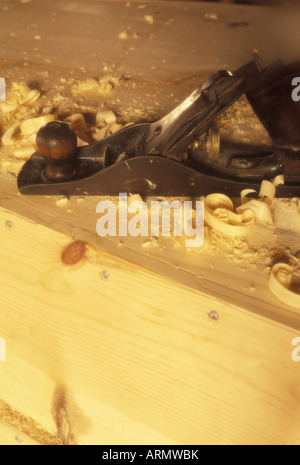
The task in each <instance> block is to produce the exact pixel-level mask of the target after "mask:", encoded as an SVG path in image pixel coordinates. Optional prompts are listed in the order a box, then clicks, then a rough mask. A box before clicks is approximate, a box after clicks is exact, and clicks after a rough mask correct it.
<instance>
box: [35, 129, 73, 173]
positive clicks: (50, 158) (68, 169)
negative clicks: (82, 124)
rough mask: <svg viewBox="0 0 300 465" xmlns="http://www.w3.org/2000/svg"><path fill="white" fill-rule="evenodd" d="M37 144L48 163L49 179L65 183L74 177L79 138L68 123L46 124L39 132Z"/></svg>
mask: <svg viewBox="0 0 300 465" xmlns="http://www.w3.org/2000/svg"><path fill="white" fill-rule="evenodd" d="M36 143H37V146H38V150H39V152H40V154H41V155H42V156H43V157H44V158H45V160H46V162H47V168H46V176H47V178H48V179H50V180H53V181H64V180H67V179H70V178H71V177H72V176H73V175H74V173H75V171H76V151H77V136H76V134H75V132H74V131H73V129H71V128H70V126H69V125H68V124H67V123H61V122H60V121H53V122H51V123H48V124H46V125H45V126H43V127H42V128H41V129H40V130H39V131H38V133H37V138H36Z"/></svg>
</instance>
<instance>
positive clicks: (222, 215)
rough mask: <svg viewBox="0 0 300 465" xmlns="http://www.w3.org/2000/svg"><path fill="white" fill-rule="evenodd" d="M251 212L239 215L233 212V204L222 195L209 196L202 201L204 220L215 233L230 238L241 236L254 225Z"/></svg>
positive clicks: (245, 211)
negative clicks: (217, 232)
mask: <svg viewBox="0 0 300 465" xmlns="http://www.w3.org/2000/svg"><path fill="white" fill-rule="evenodd" d="M254 216H255V214H254V213H253V211H252V210H249V209H245V210H244V211H243V212H241V213H240V214H237V213H234V212H233V203H232V201H231V199H230V198H229V197H227V196H226V195H223V194H211V195H208V196H207V197H206V198H205V201H204V220H205V222H206V223H207V224H208V225H209V226H211V227H212V228H213V229H216V230H217V231H219V232H221V233H223V234H227V235H230V236H243V235H245V234H247V233H248V232H249V228H251V227H252V226H253V224H254Z"/></svg>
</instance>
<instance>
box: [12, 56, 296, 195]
mask: <svg viewBox="0 0 300 465" xmlns="http://www.w3.org/2000/svg"><path fill="white" fill-rule="evenodd" d="M295 73H296V74H295ZM299 73H300V64H299V63H295V64H292V65H289V66H284V65H283V64H282V63H281V62H279V63H275V64H274V65H272V66H270V67H269V68H266V69H262V68H261V67H260V65H259V63H258V62H257V61H255V60H254V61H251V62H250V63H248V64H246V65H244V66H242V67H241V68H239V69H238V70H236V71H235V72H233V73H231V72H229V71H218V72H217V73H215V74H213V75H212V76H211V77H209V78H208V79H207V80H206V81H205V83H204V84H203V85H202V87H199V88H198V89H196V90H194V92H192V93H191V95H189V96H188V97H187V98H186V99H185V100H184V101H183V102H182V103H181V104H180V105H179V106H177V107H176V108H175V109H174V110H173V111H171V112H170V113H169V114H167V115H166V116H165V117H163V118H162V119H160V120H159V121H156V122H154V123H138V124H134V125H132V126H128V127H126V128H124V129H122V130H121V131H119V132H117V133H115V134H112V135H111V136H109V137H107V138H105V139H103V140H102V141H100V142H96V143H94V144H92V145H89V146H85V147H80V148H77V142H76V135H75V133H74V132H73V131H72V130H71V129H70V127H69V126H68V125H67V124H66V123H61V122H51V123H49V124H47V125H46V126H44V127H43V128H41V129H40V130H39V132H38V134H37V146H38V150H39V151H38V152H36V153H34V154H33V155H32V157H31V158H30V160H28V161H27V162H26V163H25V164H24V166H23V168H22V169H21V171H20V173H19V176H18V188H19V191H20V193H21V194H30V195H66V196H71V195H80V196H84V195H102V196H106V195H110V196H117V195H119V193H120V192H122V193H133V194H134V193H139V194H140V195H141V196H142V197H147V196H179V197H199V196H202V195H208V194H211V193H214V192H219V193H223V194H226V195H229V196H232V197H238V196H239V194H240V192H241V191H242V190H243V189H245V188H253V189H254V190H259V187H260V184H261V182H262V180H264V179H266V180H271V181H272V180H273V179H274V178H275V177H276V176H278V175H284V178H285V184H284V185H281V186H279V187H278V189H277V195H278V196H279V197H297V196H298V197H300V183H299V179H300V125H299V121H300V120H299V118H300V114H299V112H300V108H299V106H300V103H298V104H297V103H296V102H293V100H292V98H291V91H292V88H291V81H292V77H295V76H296V75H297V74H298V75H299ZM243 94H246V96H247V98H248V100H249V102H250V104H251V105H252V107H253V110H254V112H255V113H256V115H257V116H258V118H259V119H260V120H261V122H262V123H263V125H264V127H265V128H266V130H267V131H268V133H269V134H270V136H271V138H272V140H273V147H271V148H270V149H268V150H265V149H264V150H258V149H254V148H252V147H251V146H250V147H246V148H245V147H237V146H236V147H234V146H231V147H226V146H225V147H224V146H223V144H222V143H221V142H220V138H219V136H218V133H217V131H216V130H215V128H214V125H213V123H214V120H215V118H216V117H217V116H218V115H219V114H221V113H222V112H223V111H224V110H226V109H227V108H228V107H229V106H230V105H232V104H233V103H234V102H235V101H236V100H238V99H239V98H240V97H241V96H242V95H243Z"/></svg>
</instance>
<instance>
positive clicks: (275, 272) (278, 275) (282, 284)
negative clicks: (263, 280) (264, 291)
mask: <svg viewBox="0 0 300 465" xmlns="http://www.w3.org/2000/svg"><path fill="white" fill-rule="evenodd" d="M294 273H295V268H293V267H291V266H289V265H287V264H286V263H277V264H276V265H274V266H273V268H272V271H271V274H270V277H269V289H270V291H271V292H272V294H274V295H275V296H276V297H277V298H278V299H279V300H280V301H281V302H284V303H285V304H287V305H289V306H291V307H295V308H297V309H298V310H299V311H300V295H299V294H297V293H296V292H293V291H292V290H291V285H292V280H293V276H294Z"/></svg>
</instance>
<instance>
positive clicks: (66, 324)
mask: <svg viewBox="0 0 300 465" xmlns="http://www.w3.org/2000/svg"><path fill="white" fill-rule="evenodd" d="M1 9H2V11H1V13H0V31H1V32H0V41H1V50H0V65H1V68H0V69H1V73H0V74H1V77H5V78H6V79H7V83H8V84H9V83H10V82H11V81H12V80H26V81H27V82H30V83H32V84H33V83H36V84H37V85H40V86H41V88H42V90H43V91H44V92H45V93H51V89H52V87H55V86H57V85H59V82H60V80H61V79H68V78H69V77H74V78H75V79H85V78H86V77H94V76H97V77H99V76H101V74H103V73H105V72H106V71H107V70H109V71H110V72H111V71H112V70H113V71H114V73H116V74H119V75H122V76H124V79H123V81H122V83H121V85H120V86H119V87H117V88H116V89H114V91H113V92H112V93H111V94H110V95H108V96H105V97H101V98H99V102H94V104H95V107H96V106H97V105H99V107H101V108H110V109H113V110H114V111H115V113H116V114H117V115H120V118H123V120H124V121H125V120H126V119H128V118H130V119H131V120H133V121H142V120H148V121H149V120H153V119H154V118H156V117H159V116H162V115H163V114H164V113H165V112H166V111H168V110H170V109H171V108H172V107H173V106H174V104H176V103H177V102H179V101H180V100H181V99H182V98H184V97H185V96H186V95H187V94H188V93H189V92H190V91H191V89H193V88H195V87H196V86H197V85H200V84H201V83H202V82H203V79H204V78H205V77H206V76H207V75H208V74H210V73H211V72H213V71H215V70H216V69H219V68H223V67H225V68H230V69H234V68H236V67H238V66H240V65H242V64H243V63H244V62H246V61H248V60H250V59H251V58H253V57H259V58H260V59H261V60H262V63H264V64H268V63H269V62H270V61H272V60H274V59H278V58H281V57H282V56H284V57H285V58H289V57H291V56H292V55H293V58H295V45H294V47H293V49H292V51H291V47H290V46H291V44H292V43H293V44H294V43H295V38H296V37H297V35H296V31H298V29H296V28H294V27H293V25H294V24H295V27H296V26H297V24H298V23H297V21H296V15H295V14H294V15H293V16H289V15H290V13H289V12H288V11H285V10H284V12H282V11H281V12H280V15H279V16H280V21H281V22H280V23H278V21H279V19H278V14H277V13H274V12H273V10H269V9H264V8H259V7H242V6H237V5H222V4H216V5H212V4H207V3H202V2H177V1H174V2H173V1H172V2H170V1H166V2H130V4H129V3H128V2H127V3H125V2H119V1H110V2H103V1H101V2H96V1H91V2H76V3H75V2H69V1H64V2H53V1H46V0H45V1H31V2H29V3H21V2H17V1H16V2H7V3H5V2H1V7H0V10H1ZM145 15H147V16H151V17H153V24H150V23H151V21H146V20H145ZM266 18H268V19H269V20H268V21H266ZM270 18H271V19H270ZM287 20H289V21H290V22H289V23H288V24H289V28H288V29H286V21H287ZM20 24H22V28H20ZM24 25H25V27H24ZM279 25H280V27H281V29H282V30H283V29H284V30H285V33H284V40H282V37H280V34H278V30H279V29H278V28H279ZM122 31H127V33H128V38H127V39H126V40H120V38H119V33H120V32H122ZM37 37H39V39H37ZM297 53H298V51H296V54H297ZM281 54H282V56H281ZM45 70H46V71H47V75H46V76H45ZM80 103H81V104H82V105H84V104H86V105H88V104H89V105H91V104H92V103H93V102H90V101H88V100H86V101H82V102H80ZM238 110H239V111H242V113H243V111H245V115H247V116H249V108H248V107H247V106H246V104H245V107H244V104H240V106H239V107H238ZM230 115H231V114H230ZM250 118H252V119H251V121H252V123H253V125H255V124H257V121H256V120H255V117H254V115H252V116H250ZM247 121H248V120H247ZM248 126H249V124H248ZM260 131H261V128H260ZM249 134H250V136H249ZM251 134H252V135H253V131H251V128H250V131H249V133H248V134H247V132H245V133H244V137H251ZM260 134H261V132H260ZM56 200H57V199H56V198H41V197H26V198H25V197H21V196H20V195H19V194H18V192H17V188H16V179H15V177H14V176H2V177H1V178H0V205H1V209H0V239H1V244H4V246H3V247H1V249H0V264H1V267H0V295H1V301H0V337H2V338H4V339H5V340H6V345H7V354H6V362H0V399H2V400H0V444H2V443H3V444H33V443H38V444H105V445H108V444H149V445H150V444H169V445H173V444H174V445H176V444H291V443H292V444H299V429H300V421H299V415H298V405H299V396H300V392H299V365H298V364H297V363H295V362H293V361H292V358H291V352H292V345H291V342H292V339H293V338H295V337H296V336H299V327H300V314H299V312H298V310H297V309H293V308H291V307H289V306H288V305H285V304H284V303H281V302H279V301H278V300H277V299H276V298H275V297H274V296H273V295H272V294H271V293H270V291H269V290H268V288H267V280H268V275H267V273H266V271H265V267H264V266H263V264H262V263H257V264H256V266H254V265H253V264H252V265H253V266H252V267H250V268H249V267H245V266H240V264H238V263H236V262H235V261H234V260H231V261H230V259H229V258H228V257H227V256H222V254H221V255H220V254H215V255H213V256H212V255H211V254H209V253H195V254H193V253H192V254H188V253H187V252H186V251H185V250H184V249H180V248H179V249H176V250H175V251H174V247H173V245H172V243H171V242H170V241H168V240H166V241H162V242H160V243H159V246H158V247H157V248H153V249H152V248H151V247H150V249H148V248H146V247H144V246H143V243H142V242H141V241H139V240H136V239H133V238H126V240H124V241H122V242H120V240H119V239H118V238H115V239H111V238H110V239H100V238H99V237H97V236H96V234H95V225H96V221H97V215H96V205H97V202H98V201H99V199H97V198H90V199H87V200H85V201H83V202H81V201H80V202H79V201H78V199H76V198H71V199H70V201H69V202H68V205H67V207H61V206H58V205H57V203H56ZM262 232H263V235H264V240H265V242H267V243H268V244H269V245H270V244H272V243H274V244H275V245H274V247H275V248H276V247H279V249H280V250H281V249H284V248H285V247H290V248H291V250H292V252H296V251H297V250H299V248H300V238H299V235H298V233H297V230H295V231H292V232H291V231H289V235H287V234H288V231H287V230H286V229H284V228H283V229H282V230H279V231H278V234H277V236H276V238H274V234H273V231H272V230H269V229H268V228H262V229H258V230H256V231H254V233H253V236H252V239H251V241H252V245H253V247H256V249H257V250H258V249H259V247H260V246H261V244H260V243H259V241H258V239H257V238H258V236H261V235H262ZM74 240H82V241H84V242H85V243H86V244H87V253H86V255H85V257H84V260H82V261H81V262H80V263H79V264H77V265H75V266H66V265H65V264H63V263H62V261H61V253H62V251H63V250H64V248H65V247H66V246H67V245H68V244H70V243H71V242H72V241H74ZM258 257H259V258H260V256H259V255H258ZM252 258H253V257H252ZM259 258H258V261H259ZM211 312H214V313H211ZM210 314H211V315H214V316H216V315H217V317H218V319H216V318H211V317H209V315H210Z"/></svg>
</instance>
